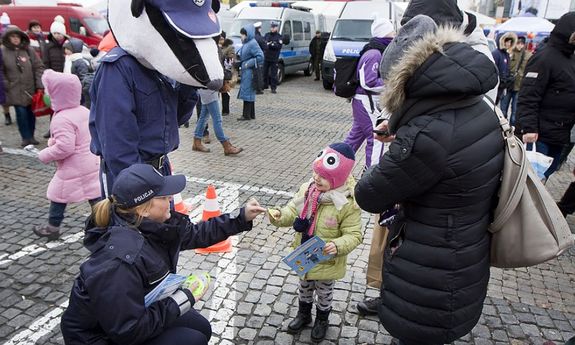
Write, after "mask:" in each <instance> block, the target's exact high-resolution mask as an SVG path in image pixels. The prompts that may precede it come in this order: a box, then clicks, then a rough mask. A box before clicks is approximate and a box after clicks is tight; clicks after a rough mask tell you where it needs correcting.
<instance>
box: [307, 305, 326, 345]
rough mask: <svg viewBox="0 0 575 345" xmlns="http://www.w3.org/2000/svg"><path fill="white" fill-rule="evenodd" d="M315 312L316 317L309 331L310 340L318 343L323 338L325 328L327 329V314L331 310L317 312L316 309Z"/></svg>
mask: <svg viewBox="0 0 575 345" xmlns="http://www.w3.org/2000/svg"><path fill="white" fill-rule="evenodd" d="M315 311H316V317H315V323H314V324H313V328H312V330H311V340H313V341H315V342H320V341H322V340H323V338H325V334H326V333H327V328H328V327H329V313H330V312H331V308H329V309H328V310H319V309H318V308H316V309H315Z"/></svg>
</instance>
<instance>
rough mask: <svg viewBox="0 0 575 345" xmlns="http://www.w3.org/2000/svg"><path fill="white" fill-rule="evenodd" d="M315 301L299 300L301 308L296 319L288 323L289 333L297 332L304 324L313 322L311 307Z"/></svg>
mask: <svg viewBox="0 0 575 345" xmlns="http://www.w3.org/2000/svg"><path fill="white" fill-rule="evenodd" d="M312 307H313V303H306V302H302V301H300V302H299V310H298V311H297V315H296V317H295V319H293V320H292V322H290V323H289V325H288V333H297V332H299V331H301V329H302V328H304V326H307V325H309V324H310V323H311V308H312Z"/></svg>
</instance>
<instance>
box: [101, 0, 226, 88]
mask: <svg viewBox="0 0 575 345" xmlns="http://www.w3.org/2000/svg"><path fill="white" fill-rule="evenodd" d="M219 8H220V3H219V0H191V1H189V0H186V1H182V0H108V21H109V22H110V28H111V30H112V33H113V34H114V37H115V38H116V41H117V42H118V45H119V46H120V47H122V48H123V49H124V50H125V51H127V52H128V53H129V54H130V55H132V56H134V57H135V58H136V59H138V61H140V63H142V64H143V65H144V66H146V67H148V68H151V69H155V70H157V71H158V72H160V73H162V74H164V75H166V76H168V77H170V78H172V79H174V80H176V81H178V82H180V83H183V84H187V85H192V86H196V87H206V88H208V89H212V90H218V89H220V87H221V86H222V83H223V79H224V72H223V68H222V66H221V64H220V62H219V61H220V60H219V57H218V48H217V45H216V41H215V40H214V39H213V37H216V36H218V35H219V34H220V31H221V30H220V24H219V22H218V18H217V17H216V12H217V11H219Z"/></svg>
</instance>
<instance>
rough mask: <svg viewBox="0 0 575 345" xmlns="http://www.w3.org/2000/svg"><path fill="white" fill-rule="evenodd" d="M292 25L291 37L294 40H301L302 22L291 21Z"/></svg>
mask: <svg viewBox="0 0 575 345" xmlns="http://www.w3.org/2000/svg"><path fill="white" fill-rule="evenodd" d="M292 25H293V39H294V40H295V41H303V24H302V22H300V21H292Z"/></svg>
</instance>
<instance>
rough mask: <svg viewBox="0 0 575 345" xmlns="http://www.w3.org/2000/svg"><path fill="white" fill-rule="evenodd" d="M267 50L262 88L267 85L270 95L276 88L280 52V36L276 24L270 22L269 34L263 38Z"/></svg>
mask: <svg viewBox="0 0 575 345" xmlns="http://www.w3.org/2000/svg"><path fill="white" fill-rule="evenodd" d="M265 39H266V46H267V49H266V50H265V54H264V88H265V89H267V88H268V85H269V87H270V88H271V90H272V93H276V89H277V87H278V61H279V58H280V52H281V50H282V45H283V42H282V35H280V34H279V33H278V23H277V22H272V23H271V29H270V32H268V33H267V34H266V36H265Z"/></svg>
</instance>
